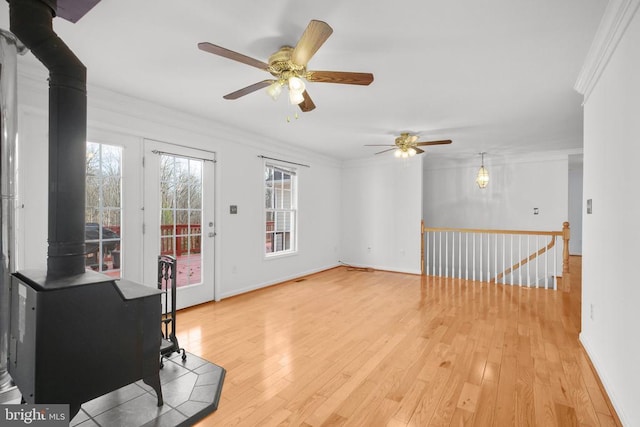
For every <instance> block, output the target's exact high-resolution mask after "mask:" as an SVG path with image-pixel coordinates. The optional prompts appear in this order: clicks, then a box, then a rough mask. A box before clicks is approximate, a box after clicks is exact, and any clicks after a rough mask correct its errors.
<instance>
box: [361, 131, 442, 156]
mask: <svg viewBox="0 0 640 427" xmlns="http://www.w3.org/2000/svg"><path fill="white" fill-rule="evenodd" d="M451 142H452V141H451V140H450V139H443V140H440V141H422V142H418V136H417V135H410V134H409V132H403V133H401V134H400V136H399V137H397V138H396V140H395V144H394V145H390V144H366V145H365V147H391V148H387V149H386V150H382V151H378V152H377V153H375V154H382V153H386V152H387V151H391V150H395V152H394V155H395V156H396V157H412V156H415V155H416V154H422V153H424V150H423V149H421V148H420V147H424V146H428V145H443V144H451Z"/></svg>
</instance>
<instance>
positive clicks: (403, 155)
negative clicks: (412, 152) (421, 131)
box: [402, 151, 409, 159]
mask: <svg viewBox="0 0 640 427" xmlns="http://www.w3.org/2000/svg"><path fill="white" fill-rule="evenodd" d="M407 157H409V152H408V151H403V152H402V158H403V159H406V158H407Z"/></svg>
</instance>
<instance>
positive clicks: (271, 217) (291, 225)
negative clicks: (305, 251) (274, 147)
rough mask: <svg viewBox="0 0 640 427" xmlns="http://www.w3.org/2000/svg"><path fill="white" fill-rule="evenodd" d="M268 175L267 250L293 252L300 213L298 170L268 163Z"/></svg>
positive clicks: (265, 183)
mask: <svg viewBox="0 0 640 427" xmlns="http://www.w3.org/2000/svg"><path fill="white" fill-rule="evenodd" d="M264 176H265V181H264V199H265V231H266V233H265V247H264V251H265V254H266V255H267V256H273V255H278V254H285V253H293V252H295V251H296V222H297V213H298V210H297V208H298V206H297V200H298V188H297V179H296V171H295V169H290V168H284V167H281V166H276V165H274V164H268V163H267V164H265V170H264Z"/></svg>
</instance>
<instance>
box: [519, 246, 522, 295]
mask: <svg viewBox="0 0 640 427" xmlns="http://www.w3.org/2000/svg"><path fill="white" fill-rule="evenodd" d="M521 259H522V234H518V284H519V285H520V286H522V265H520V260H521Z"/></svg>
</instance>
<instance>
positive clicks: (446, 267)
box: [444, 231, 449, 277]
mask: <svg viewBox="0 0 640 427" xmlns="http://www.w3.org/2000/svg"><path fill="white" fill-rule="evenodd" d="M444 277H449V232H448V231H445V232H444Z"/></svg>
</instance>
